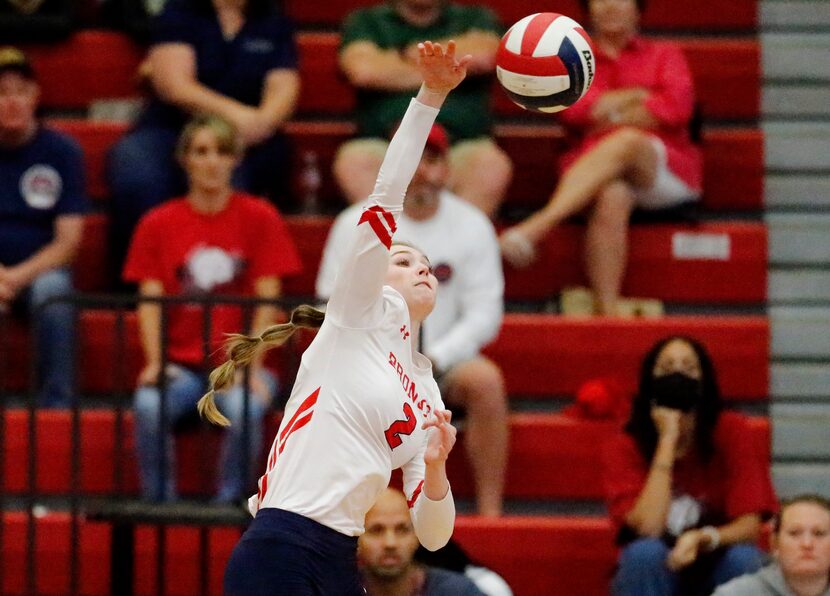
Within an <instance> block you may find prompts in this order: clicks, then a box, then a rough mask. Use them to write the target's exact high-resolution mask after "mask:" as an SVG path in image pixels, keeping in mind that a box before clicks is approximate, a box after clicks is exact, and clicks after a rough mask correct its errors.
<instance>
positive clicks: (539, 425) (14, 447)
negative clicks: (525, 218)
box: [2, 409, 770, 500]
mask: <svg viewBox="0 0 830 596" xmlns="http://www.w3.org/2000/svg"><path fill="white" fill-rule="evenodd" d="M29 420H30V418H29V412H28V410H23V409H10V410H7V411H6V416H5V424H6V429H7V430H6V437H5V443H4V445H3V452H2V457H3V470H4V482H3V490H4V491H5V492H6V493H8V494H25V493H27V492H28V491H29V488H30V486H31V487H33V488H34V489H35V490H36V492H37V493H39V494H45V495H67V494H69V493H70V491H71V490H73V489H74V490H77V491H78V493H79V494H83V495H92V496H101V495H107V494H122V495H135V494H137V491H138V477H137V471H136V470H137V468H136V462H135V452H134V446H133V418H132V413H131V412H130V411H125V412H124V413H123V416H122V419H121V422H120V423H119V421H118V417H117V414H116V412H115V411H114V410H112V409H90V410H84V411H83V412H82V413H81V414H80V416H79V420H78V424H79V429H80V430H79V435H78V436H79V438H80V443H79V446H80V452H79V456H80V457H79V460H78V465H79V470H80V475H79V478H80V480H79V482H78V483H77V484H73V483H72V476H71V470H72V441H71V437H72V416H71V414H70V413H69V412H68V411H56V410H42V411H38V412H36V415H35V437H36V439H35V447H34V449H32V446H31V445H30V444H29V439H28V425H29ZM278 422H279V417H278V416H275V417H274V418H273V419H272V420H270V421H269V424H268V427H269V429H270V430H269V432H268V434H269V437H268V438H269V439H270V438H271V436H273V433H274V432H275V431H276V428H277V427H278ZM615 428H616V423H615V422H613V421H607V420H596V421H595V420H584V419H580V418H575V417H571V416H568V415H564V414H563V415H558V414H557V415H552V414H543V413H539V414H531V413H514V414H511V416H510V430H511V432H510V454H509V466H508V472H507V482H506V496H507V497H508V498H510V499H541V500H544V499H547V500H563V499H582V500H592V499H593V500H602V498H603V490H602V479H601V475H600V473H598V471H597V462H599V460H600V454H601V452H602V448H603V443H604V441H605V440H606V439H607V438H608V437H609V436H611V434H612V433H613V432H614V430H615ZM750 430H751V432H752V433H753V434H752V436H754V437H755V438H756V440H757V441H758V444H759V445H762V446H763V445H766V446H767V449H766V450H765V451H766V452H767V453H768V450H769V449H768V445H769V441H770V435H769V432H770V431H769V423H768V420H767V419H766V418H753V419H752V423H751V425H750ZM219 441H220V434H219V433H218V432H214V431H213V430H212V429H207V428H205V429H204V431H202V430H193V431H191V432H187V433H182V434H181V436H180V439H179V441H178V451H177V453H178V456H179V457H178V461H179V462H180V463H179V475H178V486H179V489H180V491H181V492H182V494H191V495H196V496H202V497H205V496H210V493H211V491H210V489H208V488H206V487H209V486H212V484H213V482H214V481H215V472H216V466H215V464H214V461H213V460H215V457H216V456H217V455H218V453H219ZM266 442H267V441H266ZM463 443H464V433H463V431H462V433H461V434H460V444H459V446H458V447H457V448H456V449H455V450H454V451H453V454H452V456H451V457H450V464H449V476H450V480H451V482H452V486H453V494H455V496H456V497H459V498H464V499H471V498H472V497H473V495H474V490H473V483H472V479H471V475H470V470H469V467H468V463H467V458H466V457H465V455H464V448H463ZM32 453H34V455H35V458H36V460H35V477H34V484H33V485H30V482H29V476H28V474H29V460H30V457H31V454H32ZM120 457H123V458H124V459H123V460H121V459H120ZM262 459H263V461H264V455H263V458H262ZM563 470H567V471H568V472H567V474H564V473H563Z"/></svg>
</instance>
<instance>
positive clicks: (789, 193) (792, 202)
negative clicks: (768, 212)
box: [764, 173, 830, 212]
mask: <svg viewBox="0 0 830 596" xmlns="http://www.w3.org/2000/svg"><path fill="white" fill-rule="evenodd" d="M764 204H765V205H766V208H767V209H787V208H802V209H809V210H810V211H813V212H815V211H816V210H826V209H828V208H830V176H827V175H826V174H805V173H774V174H767V175H766V178H765V185H764Z"/></svg>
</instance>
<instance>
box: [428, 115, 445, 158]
mask: <svg viewBox="0 0 830 596" xmlns="http://www.w3.org/2000/svg"><path fill="white" fill-rule="evenodd" d="M427 147H429V148H430V149H432V150H434V151H437V152H438V153H446V152H447V150H448V149H449V148H450V137H449V135H447V129H446V128H444V127H443V126H441V125H440V124H438V123H437V122H436V123H435V124H433V125H432V129H431V130H430V131H429V136H428V137H427Z"/></svg>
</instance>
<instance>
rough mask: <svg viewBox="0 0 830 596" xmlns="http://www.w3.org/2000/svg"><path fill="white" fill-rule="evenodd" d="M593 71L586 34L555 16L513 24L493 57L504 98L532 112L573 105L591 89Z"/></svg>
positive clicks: (533, 17) (534, 16) (534, 17)
mask: <svg viewBox="0 0 830 596" xmlns="http://www.w3.org/2000/svg"><path fill="white" fill-rule="evenodd" d="M594 69H595V63H594V52H593V49H592V47H591V38H590V37H588V34H587V33H586V32H585V29H583V28H582V26H581V25H580V24H579V23H577V22H576V21H574V20H573V19H571V18H569V17H566V16H564V15H561V14H556V13H555V12H540V13H536V14H532V15H529V16H526V17H524V18H523V19H521V20H520V21H518V22H517V23H516V24H515V25H513V26H512V27H510V29H508V31H507V33H505V34H504V37H502V39H501V44H500V45H499V49H498V52H497V54H496V76H497V77H498V79H499V83H501V86H502V88H503V89H504V91H505V92H506V93H507V95H508V97H510V99H511V100H513V101H514V102H515V103H517V104H518V105H520V106H521V107H523V108H525V109H526V110H531V111H535V112H545V113H549V114H550V113H554V112H559V111H561V110H564V109H565V108H567V107H568V106H571V105H573V104H574V103H576V102H577V100H579V98H580V97H582V96H583V95H585V93H586V92H587V91H588V88H589V87H590V86H591V81H593V79H594Z"/></svg>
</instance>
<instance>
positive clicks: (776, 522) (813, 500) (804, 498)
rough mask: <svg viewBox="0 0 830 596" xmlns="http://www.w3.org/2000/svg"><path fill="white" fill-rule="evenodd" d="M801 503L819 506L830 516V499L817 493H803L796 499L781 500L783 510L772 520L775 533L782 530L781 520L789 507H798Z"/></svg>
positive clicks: (795, 497)
mask: <svg viewBox="0 0 830 596" xmlns="http://www.w3.org/2000/svg"><path fill="white" fill-rule="evenodd" d="M799 503H810V504H812V505H818V506H819V507H821V508H822V509H824V510H825V511H826V512H827V513H828V514H830V499H827V498H826V497H823V496H821V495H819V494H815V493H803V494H800V495H796V496H794V497H790V498H789V499H782V500H781V508H780V509H779V510H778V515H776V516H775V517H774V518H773V520H772V531H773V533H775V534H777V533H778V531H779V530H780V529H781V518H782V517H783V515H784V511H786V510H787V509H788V508H789V507H792V506H793V505H798V504H799Z"/></svg>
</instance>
